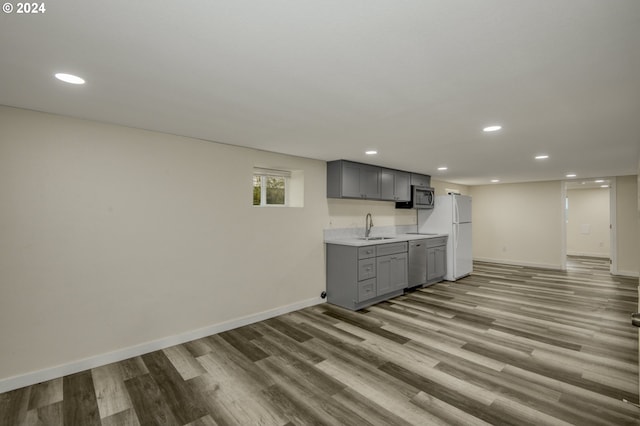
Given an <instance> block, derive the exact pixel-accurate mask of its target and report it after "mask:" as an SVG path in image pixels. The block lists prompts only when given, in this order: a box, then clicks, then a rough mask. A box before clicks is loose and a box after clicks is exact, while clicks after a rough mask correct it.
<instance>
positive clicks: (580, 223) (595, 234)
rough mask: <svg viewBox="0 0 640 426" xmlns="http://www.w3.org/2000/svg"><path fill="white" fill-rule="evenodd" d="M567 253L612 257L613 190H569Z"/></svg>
mask: <svg viewBox="0 0 640 426" xmlns="http://www.w3.org/2000/svg"><path fill="white" fill-rule="evenodd" d="M567 199H568V200H569V215H568V221H567V254H570V255H580V256H596V257H607V258H608V257H609V254H610V246H611V244H610V240H611V235H610V234H611V233H610V230H609V224H610V223H611V222H610V220H609V211H610V209H611V206H610V201H609V189H607V188H590V189H571V190H567Z"/></svg>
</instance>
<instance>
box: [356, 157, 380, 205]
mask: <svg viewBox="0 0 640 426" xmlns="http://www.w3.org/2000/svg"><path fill="white" fill-rule="evenodd" d="M360 193H361V195H362V196H363V197H364V198H373V199H380V167H375V166H367V165H365V164H363V165H361V166H360Z"/></svg>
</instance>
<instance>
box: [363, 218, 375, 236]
mask: <svg viewBox="0 0 640 426" xmlns="http://www.w3.org/2000/svg"><path fill="white" fill-rule="evenodd" d="M371 228H373V218H372V217H371V213H367V215H366V216H365V217H364V237H365V238H369V234H371Z"/></svg>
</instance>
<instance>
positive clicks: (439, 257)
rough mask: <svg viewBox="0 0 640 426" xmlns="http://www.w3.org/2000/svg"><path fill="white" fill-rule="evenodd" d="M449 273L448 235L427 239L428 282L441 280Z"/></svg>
mask: <svg viewBox="0 0 640 426" xmlns="http://www.w3.org/2000/svg"><path fill="white" fill-rule="evenodd" d="M446 274H447V237H438V238H430V239H428V240H427V284H433V283H437V282H440V281H442V280H443V279H444V276H445V275H446Z"/></svg>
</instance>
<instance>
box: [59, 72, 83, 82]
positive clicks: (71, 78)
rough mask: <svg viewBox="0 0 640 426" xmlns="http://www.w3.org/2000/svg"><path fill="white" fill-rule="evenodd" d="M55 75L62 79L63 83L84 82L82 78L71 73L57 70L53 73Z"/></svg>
mask: <svg viewBox="0 0 640 426" xmlns="http://www.w3.org/2000/svg"><path fill="white" fill-rule="evenodd" d="M55 77H56V78H57V79H58V80H60V81H64V82H65V83H71V84H84V78H82V77H78V76H77V75H73V74H65V73H63V72H59V73H57V74H56V75H55Z"/></svg>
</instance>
